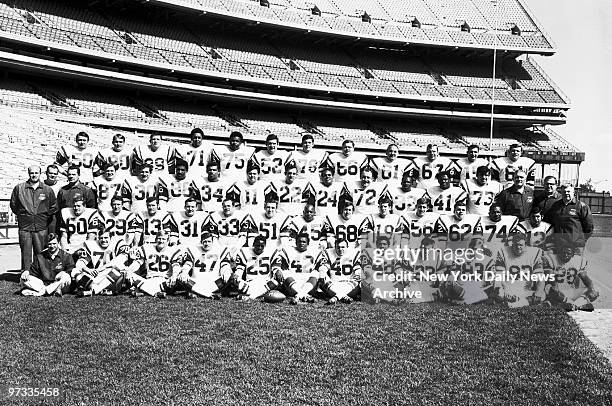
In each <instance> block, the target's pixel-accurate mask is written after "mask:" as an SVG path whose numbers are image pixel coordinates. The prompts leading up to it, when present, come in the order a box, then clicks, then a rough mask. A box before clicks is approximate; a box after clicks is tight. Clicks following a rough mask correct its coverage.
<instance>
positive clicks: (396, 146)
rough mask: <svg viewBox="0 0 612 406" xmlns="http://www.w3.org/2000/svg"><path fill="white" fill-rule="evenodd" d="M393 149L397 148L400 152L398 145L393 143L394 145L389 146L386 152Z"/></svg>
mask: <svg viewBox="0 0 612 406" xmlns="http://www.w3.org/2000/svg"><path fill="white" fill-rule="evenodd" d="M392 147H395V148H397V149H398V150H399V146H398V145H397V144H395V143H393V144H389V145H388V146H387V149H386V150H385V151H389V148H392Z"/></svg>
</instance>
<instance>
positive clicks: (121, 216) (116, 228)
mask: <svg viewBox="0 0 612 406" xmlns="http://www.w3.org/2000/svg"><path fill="white" fill-rule="evenodd" d="M99 217H100V221H101V222H103V223H104V225H105V227H106V228H105V230H106V231H107V232H108V233H110V234H111V235H113V236H115V237H120V238H123V239H124V240H125V243H126V244H127V245H128V246H130V247H131V246H132V245H133V243H134V232H133V231H134V230H130V228H129V225H130V224H132V219H133V218H134V217H135V215H134V213H132V212H130V211H127V210H125V209H124V208H123V198H122V197H121V196H115V197H113V198H112V199H111V210H110V211H99Z"/></svg>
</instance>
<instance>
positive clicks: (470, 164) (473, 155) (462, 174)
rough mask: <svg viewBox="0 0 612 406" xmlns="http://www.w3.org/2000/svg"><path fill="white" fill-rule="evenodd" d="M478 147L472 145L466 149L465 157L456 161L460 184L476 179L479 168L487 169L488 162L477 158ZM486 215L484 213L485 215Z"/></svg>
mask: <svg viewBox="0 0 612 406" xmlns="http://www.w3.org/2000/svg"><path fill="white" fill-rule="evenodd" d="M479 152H480V147H479V146H478V145H476V144H472V145H470V146H469V147H468V148H467V156H466V157H465V158H460V159H458V160H457V166H458V167H459V181H460V182H461V183H463V182H466V181H468V182H469V181H470V180H471V179H474V178H475V177H476V175H477V174H476V171H477V170H478V168H480V167H481V166H485V167H487V168H488V167H489V161H487V160H486V159H484V158H479V157H478V154H479ZM485 214H486V213H485Z"/></svg>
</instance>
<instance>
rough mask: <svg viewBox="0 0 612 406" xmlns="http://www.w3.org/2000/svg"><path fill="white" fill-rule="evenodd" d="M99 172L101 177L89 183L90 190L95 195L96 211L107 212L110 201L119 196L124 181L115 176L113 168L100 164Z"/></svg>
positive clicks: (109, 207) (109, 165)
mask: <svg viewBox="0 0 612 406" xmlns="http://www.w3.org/2000/svg"><path fill="white" fill-rule="evenodd" d="M101 165H102V166H101V167H100V170H102V172H103V175H102V176H99V177H97V178H95V179H94V180H93V181H92V182H91V188H92V190H93V191H94V193H95V195H96V199H97V202H98V210H100V211H109V210H110V209H111V200H112V199H113V198H114V197H116V196H121V190H122V187H123V183H124V181H125V179H124V178H123V177H122V176H120V175H117V171H116V168H115V166H113V165H112V164H106V163H102V164H101Z"/></svg>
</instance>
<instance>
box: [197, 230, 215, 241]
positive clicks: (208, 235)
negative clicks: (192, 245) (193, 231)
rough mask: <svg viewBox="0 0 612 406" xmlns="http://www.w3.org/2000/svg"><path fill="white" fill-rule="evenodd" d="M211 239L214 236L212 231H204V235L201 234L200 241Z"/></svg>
mask: <svg viewBox="0 0 612 406" xmlns="http://www.w3.org/2000/svg"><path fill="white" fill-rule="evenodd" d="M209 238H213V235H212V233H211V232H210V231H203V232H202V234H200V241H204V240H207V239H209Z"/></svg>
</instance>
